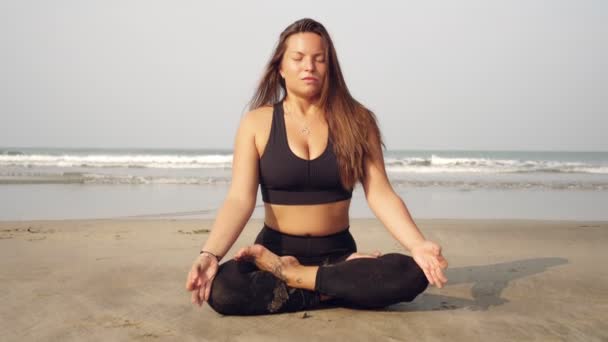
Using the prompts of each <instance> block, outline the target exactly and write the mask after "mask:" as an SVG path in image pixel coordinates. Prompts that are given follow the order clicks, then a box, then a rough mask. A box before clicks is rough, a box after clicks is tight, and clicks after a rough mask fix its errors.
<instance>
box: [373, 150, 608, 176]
mask: <svg viewBox="0 0 608 342" xmlns="http://www.w3.org/2000/svg"><path fill="white" fill-rule="evenodd" d="M385 165H386V170H387V171H388V172H394V173H541V172H546V173H595V174H608V166H607V165H602V164H589V163H584V162H568V161H553V160H518V159H492V158H451V157H450V158H448V157H439V156H436V155H432V156H431V157H430V158H420V157H411V158H410V157H405V158H390V157H388V158H385Z"/></svg>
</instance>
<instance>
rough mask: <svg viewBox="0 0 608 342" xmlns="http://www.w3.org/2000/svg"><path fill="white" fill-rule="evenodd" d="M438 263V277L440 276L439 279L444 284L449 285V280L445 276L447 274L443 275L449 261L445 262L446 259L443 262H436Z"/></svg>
mask: <svg viewBox="0 0 608 342" xmlns="http://www.w3.org/2000/svg"><path fill="white" fill-rule="evenodd" d="M436 262H437V269H436V272H437V276H439V279H440V280H441V281H442V282H443V283H447V281H448V278H447V277H446V276H445V274H444V273H443V270H444V269H445V268H447V261H445V259H443V260H442V261H436Z"/></svg>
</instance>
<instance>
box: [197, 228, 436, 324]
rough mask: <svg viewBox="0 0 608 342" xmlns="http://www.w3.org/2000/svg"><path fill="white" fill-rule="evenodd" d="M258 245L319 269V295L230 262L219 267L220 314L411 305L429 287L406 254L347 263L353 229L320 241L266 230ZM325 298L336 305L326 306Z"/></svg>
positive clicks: (215, 290)
mask: <svg viewBox="0 0 608 342" xmlns="http://www.w3.org/2000/svg"><path fill="white" fill-rule="evenodd" d="M255 243H256V244H261V245H263V246H265V247H266V248H268V249H269V250H270V251H272V252H273V253H275V254H277V255H279V256H284V255H291V256H294V257H296V259H298V261H299V262H300V263H301V264H302V265H318V266H319V269H318V271H317V275H316V282H315V289H314V291H310V290H305V289H298V288H292V287H289V286H287V285H286V283H285V282H284V281H282V280H281V279H279V278H277V277H275V276H274V275H273V274H272V273H270V272H267V271H262V270H260V269H258V268H257V266H256V265H255V264H254V263H253V262H249V261H235V260H232V259H231V260H228V261H226V262H224V263H223V264H221V265H220V266H219V269H218V272H217V274H216V276H215V279H214V280H213V283H212V287H211V293H210V295H209V301H208V303H209V305H210V306H211V307H212V308H213V309H214V310H215V311H217V312H218V313H221V314H224V315H259V314H272V313H282V312H294V311H300V310H310V309H316V308H320V307H326V306H332V305H340V306H347V307H352V308H368V309H373V308H382V307H385V306H388V305H391V304H395V303H399V302H403V301H408V302H409V301H412V300H413V299H414V298H416V296H417V295H418V294H420V293H422V292H423V291H424V290H425V289H426V288H427V286H428V284H429V283H428V280H427V279H426V276H425V275H424V272H423V271H422V270H421V269H420V267H419V266H418V264H416V262H415V261H414V260H413V259H412V257H410V256H408V255H405V254H399V253H389V254H384V255H382V256H380V257H379V258H357V259H352V260H348V261H345V260H346V258H347V257H348V256H349V255H351V254H352V253H354V252H356V251H357V245H356V243H355V240H354V239H353V237H352V235H351V234H350V231H349V227H346V228H345V229H344V230H343V231H341V232H339V233H336V234H332V235H328V236H321V237H317V236H296V235H289V234H284V233H280V232H278V231H276V230H274V229H273V228H270V227H268V226H267V225H266V224H264V226H263V228H262V230H261V231H260V233H259V234H258V236H257V238H256V239H255ZM320 294H324V295H328V296H331V297H332V298H333V299H331V300H329V301H324V302H321V300H320Z"/></svg>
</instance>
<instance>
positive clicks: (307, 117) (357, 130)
mask: <svg viewBox="0 0 608 342" xmlns="http://www.w3.org/2000/svg"><path fill="white" fill-rule="evenodd" d="M250 109H251V111H250V112H248V113H247V114H246V115H245V116H244V117H243V118H242V119H241V122H240V124H239V128H238V130H237V134H236V138H235V146H234V157H233V165H232V182H231V185H230V189H229V191H228V194H227V196H226V199H225V201H224V203H223V205H222V207H221V208H220V210H219V212H218V214H217V217H216V219H215V221H214V223H213V227H212V230H211V233H210V234H209V237H208V239H207V240H206V241H205V243H204V246H203V248H202V251H201V253H200V254H199V256H198V257H197V258H196V260H195V261H194V263H193V265H192V268H191V270H190V272H189V274H188V277H187V281H186V288H187V290H189V291H192V302H193V303H196V304H198V305H201V304H202V303H203V302H205V301H206V302H208V303H209V305H210V306H211V307H212V308H213V309H214V310H215V311H217V312H219V313H221V314H225V315H258V314H271V313H280V312H294V311H299V310H310V309H314V308H319V307H325V306H333V305H340V306H347V307H352V308H367V309H372V308H382V307H385V306H388V305H391V304H395V303H399V302H403V301H412V300H413V299H414V298H416V296H418V295H419V294H420V293H422V292H423V291H424V290H425V289H426V288H427V287H428V285H429V284H432V285H435V286H437V287H439V288H441V287H442V286H443V284H444V283H445V282H447V279H446V277H445V275H444V273H443V270H445V269H446V268H447V266H448V263H447V261H446V259H445V258H444V257H443V256H442V254H441V247H440V246H439V245H438V244H437V243H435V242H433V241H429V240H426V239H425V238H424V236H423V235H422V233H421V232H420V230H419V229H418V228H417V226H416V224H415V223H414V222H413V220H412V218H411V216H410V214H409V212H408V210H407V208H406V206H405V203H404V202H403V200H402V199H401V198H400V197H399V196H398V195H397V194H396V193H395V192H394V190H393V189H392V187H391V184H390V182H389V180H388V177H387V174H386V171H385V167H384V157H383V154H382V146H383V145H384V143H383V142H382V138H381V133H380V130H379V127H378V124H377V122H376V117H375V115H374V113H373V112H372V111H370V110H369V109H367V108H366V107H364V106H363V105H362V104H360V103H359V102H358V101H356V100H355V99H354V98H353V97H352V96H351V95H350V93H349V91H348V89H347V87H346V83H345V81H344V78H343V76H342V71H341V70H340V65H339V63H338V58H337V55H336V51H335V49H334V46H333V43H332V40H331V38H330V36H329V34H328V33H327V31H326V30H325V28H324V27H323V25H321V24H320V23H318V22H316V21H314V20H312V19H308V18H305V19H301V20H298V21H296V22H294V23H293V24H291V25H290V26H289V27H287V28H286V29H285V30H284V31H283V32H282V33H281V35H280V37H279V42H278V44H277V46H276V49H275V51H274V54H273V56H272V57H271V59H270V61H269V63H268V65H267V67H266V70H265V71H264V74H263V77H262V79H261V81H260V85H259V87H258V90H257V92H256V94H255V96H254V98H253V100H252V103H251V106H250ZM358 182H360V183H361V184H362V186H363V189H364V192H365V198H366V200H367V202H368V205H369V207H370V208H371V210H372V211H373V213H374V214H375V215H376V217H377V218H378V219H379V220H380V221H381V222H382V223H383V224H384V226H385V227H386V228H387V229H388V230H389V232H390V233H391V234H392V236H393V237H394V238H395V239H396V240H397V241H399V243H401V245H403V247H404V248H406V249H408V250H409V252H410V254H411V256H409V255H406V254H401V253H388V254H381V253H380V252H374V253H369V254H368V253H359V252H357V246H356V243H355V240H354V239H353V236H352V235H351V233H350V224H349V216H348V211H349V207H350V201H351V198H352V192H353V189H354V187H355V185H356V184H357V183H358ZM258 185H259V186H260V187H261V192H262V199H263V201H264V209H265V216H264V225H263V227H262V228H261V230H260V232H259V234H258V235H257V237H256V239H255V241H254V242H253V243H252V244H251V245H250V246H247V247H243V248H241V249H240V250H239V251H238V252H237V254H236V255H234V257H233V258H232V259H231V260H228V261H225V262H223V263H222V264H220V260H221V259H222V258H223V256H224V255H225V254H226V253H227V252H228V250H229V249H230V248H231V247H232V245H233V244H234V242H235V241H236V239H237V238H238V236H239V235H240V234H241V232H242V230H243V228H244V227H245V225H246V223H247V221H248V220H249V219H250V217H251V214H252V213H253V210H254V208H255V204H256V197H257V191H258Z"/></svg>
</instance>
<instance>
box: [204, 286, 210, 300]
mask: <svg viewBox="0 0 608 342" xmlns="http://www.w3.org/2000/svg"><path fill="white" fill-rule="evenodd" d="M210 294H211V282H210V281H209V282H207V284H206V285H205V290H204V292H203V299H204V300H205V302H208V301H209V295H210Z"/></svg>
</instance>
